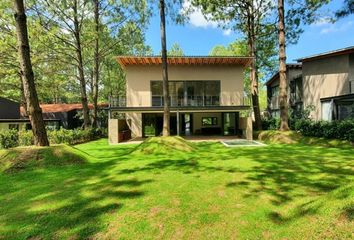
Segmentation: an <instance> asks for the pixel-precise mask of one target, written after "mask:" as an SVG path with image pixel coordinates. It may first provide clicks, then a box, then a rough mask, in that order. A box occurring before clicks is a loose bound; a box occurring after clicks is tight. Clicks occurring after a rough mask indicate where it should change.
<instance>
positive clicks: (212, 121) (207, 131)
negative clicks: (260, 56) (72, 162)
mask: <svg viewBox="0 0 354 240" xmlns="http://www.w3.org/2000/svg"><path fill="white" fill-rule="evenodd" d="M117 61H118V63H119V64H120V66H121V67H122V68H123V69H124V71H125V74H126V96H123V97H120V98H112V99H111V101H110V107H109V111H110V116H111V118H112V116H120V118H123V120H124V121H125V123H124V124H123V125H124V126H126V127H128V128H129V129H130V130H131V133H132V135H133V136H134V137H148V136H159V135H161V132H162V125H163V91H162V66H161V64H162V60H161V57H136V56H120V57H117ZM250 61H251V58H250V57H168V78H169V95H170V110H171V117H170V128H171V134H172V135H244V136H245V137H248V138H251V136H250V135H249V134H251V135H252V133H251V132H252V121H251V120H250V118H248V117H247V114H248V113H249V110H250V106H249V105H248V104H246V103H245V98H244V91H243V79H244V70H245V68H246V67H247V66H248V65H249V64H250ZM245 116H246V117H245ZM116 123H117V119H110V121H109V125H110V126H109V134H110V135H111V136H112V134H114V136H116V134H117V132H118V131H120V130H122V128H121V127H119V126H117V124H116ZM246 129H247V133H246ZM247 134H248V136H246V135H247ZM110 139H111V137H110ZM112 139H113V138H112ZM111 142H115V140H111Z"/></svg>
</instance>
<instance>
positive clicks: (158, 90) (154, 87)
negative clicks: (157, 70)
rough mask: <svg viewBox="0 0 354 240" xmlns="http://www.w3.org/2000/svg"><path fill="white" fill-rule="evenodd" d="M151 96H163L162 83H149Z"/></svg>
mask: <svg viewBox="0 0 354 240" xmlns="http://www.w3.org/2000/svg"><path fill="white" fill-rule="evenodd" d="M151 94H152V95H153V96H154V95H155V96H157V95H161V96H162V95H163V90H162V81H151Z"/></svg>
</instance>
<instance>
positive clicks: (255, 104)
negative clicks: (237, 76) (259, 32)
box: [248, 5, 262, 130]
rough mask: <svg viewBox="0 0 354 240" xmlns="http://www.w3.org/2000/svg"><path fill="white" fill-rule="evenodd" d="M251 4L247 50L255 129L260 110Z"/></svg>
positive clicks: (257, 124) (258, 120) (259, 122)
mask: <svg viewBox="0 0 354 240" xmlns="http://www.w3.org/2000/svg"><path fill="white" fill-rule="evenodd" d="M253 7H254V6H253V5H251V9H250V10H249V14H248V16H249V17H248V50H249V53H250V55H251V56H252V57H253V59H252V62H251V67H250V68H251V69H250V80H251V95H252V106H253V113H254V119H255V128H256V129H257V130H261V129H262V121H261V111H260V108H259V97H258V73H257V71H258V70H257V58H256V57H257V51H256V37H255V29H254V24H255V23H254V16H253Z"/></svg>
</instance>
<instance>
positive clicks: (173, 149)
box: [132, 136, 195, 155]
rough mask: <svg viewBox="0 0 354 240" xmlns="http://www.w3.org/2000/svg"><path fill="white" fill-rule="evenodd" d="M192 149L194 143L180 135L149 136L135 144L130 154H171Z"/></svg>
mask: <svg viewBox="0 0 354 240" xmlns="http://www.w3.org/2000/svg"><path fill="white" fill-rule="evenodd" d="M194 150H195V147H194V145H193V144H192V143H189V142H187V141H186V140H185V139H183V138H181V137H177V136H174V137H151V138H148V139H146V140H145V141H144V142H142V143H141V144H140V145H139V146H137V147H136V148H135V149H134V150H133V151H132V154H152V155H173V154H184V153H188V152H193V151H194Z"/></svg>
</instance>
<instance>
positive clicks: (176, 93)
mask: <svg viewBox="0 0 354 240" xmlns="http://www.w3.org/2000/svg"><path fill="white" fill-rule="evenodd" d="M168 90H169V95H170V102H171V106H215V105H219V104H220V81H170V82H169V86H168ZM151 95H152V106H162V105H163V87H162V81H151Z"/></svg>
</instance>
